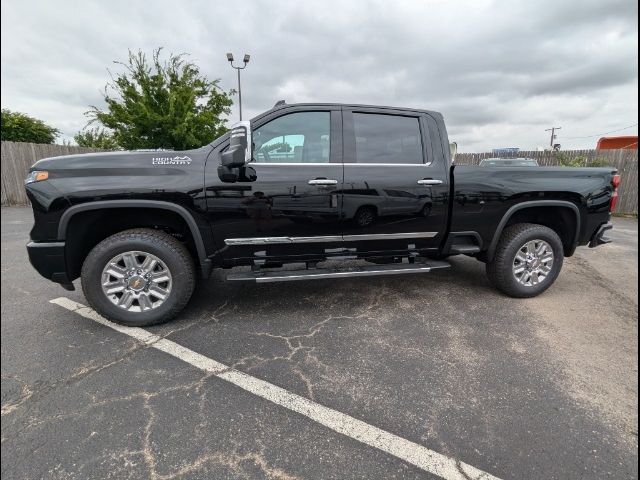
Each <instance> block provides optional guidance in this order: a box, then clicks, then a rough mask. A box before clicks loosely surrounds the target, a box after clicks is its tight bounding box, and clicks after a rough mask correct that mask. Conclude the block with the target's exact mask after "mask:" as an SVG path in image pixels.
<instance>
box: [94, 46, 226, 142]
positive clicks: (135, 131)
mask: <svg viewBox="0 0 640 480" xmlns="http://www.w3.org/2000/svg"><path fill="white" fill-rule="evenodd" d="M161 51H162V49H160V48H159V49H157V50H154V52H153V55H152V58H151V60H150V61H149V60H148V59H147V56H146V55H145V54H144V53H143V52H142V51H138V52H137V53H133V52H131V51H129V58H128V61H127V63H123V62H114V63H116V64H118V65H121V66H123V67H125V71H124V72H123V73H120V74H118V75H115V76H114V75H113V74H111V82H109V83H108V84H107V86H106V87H105V90H104V101H105V102H106V104H107V106H106V109H105V110H102V109H100V108H98V107H96V106H91V110H89V111H88V112H87V113H86V115H87V116H88V117H89V118H90V119H91V120H90V122H89V123H90V124H91V123H93V122H98V123H99V124H101V125H103V126H104V127H107V128H109V129H110V130H111V131H112V132H113V139H114V140H115V142H116V143H117V144H118V145H119V146H120V147H122V148H125V149H137V148H167V149H175V150H184V149H188V148H195V147H200V146H202V145H205V144H206V143H208V142H210V141H211V140H213V139H215V138H216V137H219V136H220V135H221V134H223V133H224V132H225V131H226V127H225V126H224V120H223V119H222V118H221V117H222V116H223V115H228V114H229V113H230V111H231V110H230V108H229V107H230V106H231V105H232V103H233V102H232V100H231V96H230V95H231V93H232V92H229V93H225V92H224V91H222V90H221V89H220V88H219V86H218V83H219V80H208V79H207V78H206V77H205V76H203V75H202V74H201V73H200V69H199V68H198V67H197V66H196V65H195V64H194V63H192V62H189V61H187V60H186V59H185V56H186V55H185V54H180V55H174V54H170V55H169V59H168V60H167V61H162V60H161V59H160V53H161Z"/></svg>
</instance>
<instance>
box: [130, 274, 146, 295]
mask: <svg viewBox="0 0 640 480" xmlns="http://www.w3.org/2000/svg"><path fill="white" fill-rule="evenodd" d="M146 283H147V282H146V280H145V279H144V278H143V277H141V276H140V275H134V276H133V277H131V278H130V279H129V287H131V289H132V290H135V291H136V292H139V291H140V290H142V289H143V288H144V286H145V285H146Z"/></svg>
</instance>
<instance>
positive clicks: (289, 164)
mask: <svg viewBox="0 0 640 480" xmlns="http://www.w3.org/2000/svg"><path fill="white" fill-rule="evenodd" d="M247 165H249V166H254V165H260V166H263V165H266V166H269V165H273V166H274V167H329V166H332V165H333V166H335V167H342V163H336V162H316V163H312V162H309V163H301V162H272V163H269V162H249V163H248V164H247Z"/></svg>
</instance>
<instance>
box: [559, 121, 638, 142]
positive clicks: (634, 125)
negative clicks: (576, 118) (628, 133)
mask: <svg viewBox="0 0 640 480" xmlns="http://www.w3.org/2000/svg"><path fill="white" fill-rule="evenodd" d="M637 126H638V124H637V123H634V124H633V125H629V126H628V127H624V128H619V129H618V130H611V131H610V132H604V133H596V134H595V135H586V136H584V137H564V139H565V140H576V139H578V138H595V137H602V136H603V135H609V134H610V133H616V132H621V131H622V130H627V129H628V128H633V127H637Z"/></svg>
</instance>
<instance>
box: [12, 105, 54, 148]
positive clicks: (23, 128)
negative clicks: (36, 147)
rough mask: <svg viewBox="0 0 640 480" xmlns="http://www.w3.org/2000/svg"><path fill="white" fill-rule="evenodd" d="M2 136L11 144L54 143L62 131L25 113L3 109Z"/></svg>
mask: <svg viewBox="0 0 640 480" xmlns="http://www.w3.org/2000/svg"><path fill="white" fill-rule="evenodd" d="M0 130H1V131H0V136H1V137H2V140H8V141H11V142H33V143H53V141H54V140H55V139H56V137H57V136H58V135H59V134H60V130H58V129H57V128H53V127H50V126H49V125H47V124H46V123H44V122H43V121H42V120H38V119H37V118H33V117H30V116H29V115H26V114H24V113H20V112H12V111H11V110H8V109H6V108H3V109H2V115H1V117H0Z"/></svg>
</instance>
